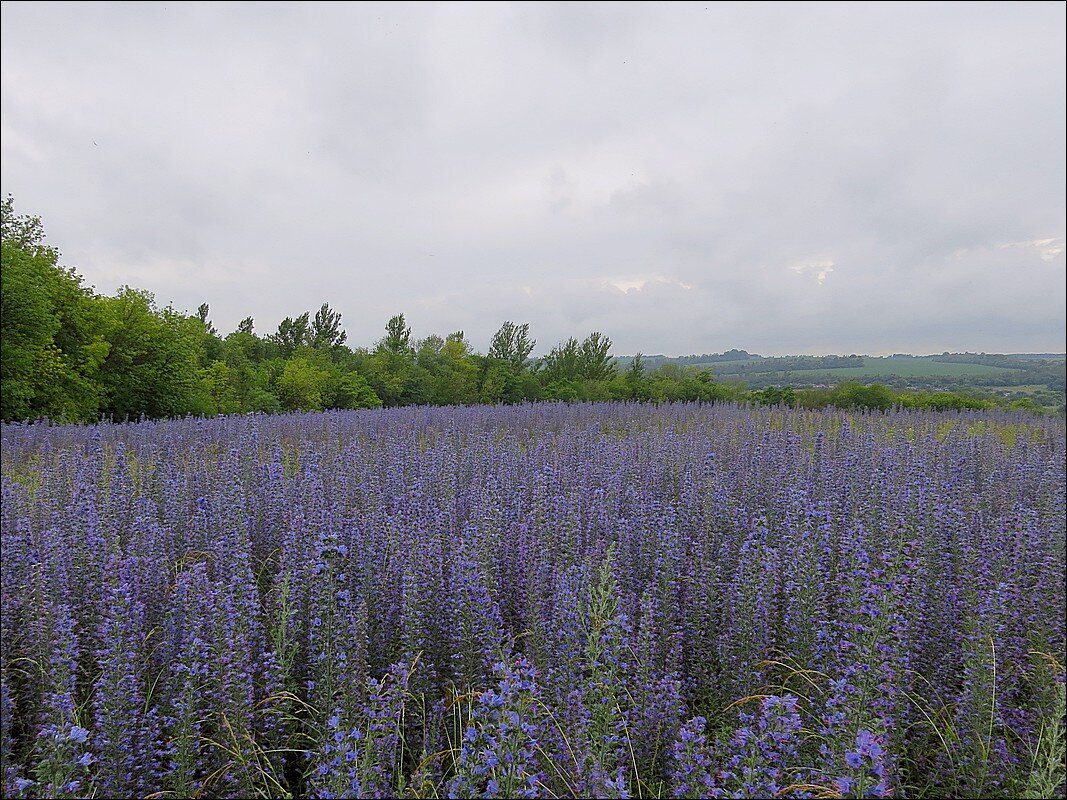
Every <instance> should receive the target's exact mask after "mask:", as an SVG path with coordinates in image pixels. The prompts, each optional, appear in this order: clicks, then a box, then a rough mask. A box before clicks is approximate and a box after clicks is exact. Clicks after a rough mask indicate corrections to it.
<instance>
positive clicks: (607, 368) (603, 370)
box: [578, 331, 615, 381]
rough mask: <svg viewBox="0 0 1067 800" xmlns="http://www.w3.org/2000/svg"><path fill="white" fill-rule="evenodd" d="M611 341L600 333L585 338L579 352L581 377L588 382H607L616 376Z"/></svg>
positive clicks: (596, 332)
mask: <svg viewBox="0 0 1067 800" xmlns="http://www.w3.org/2000/svg"><path fill="white" fill-rule="evenodd" d="M610 353H611V339H609V338H608V337H607V336H604V335H603V334H602V333H600V332H599V331H594V332H593V333H591V334H589V335H588V336H587V337H585V341H583V342H582V345H581V347H580V348H579V352H578V359H579V365H580V367H579V370H580V374H581V377H583V378H584V379H585V380H587V381H606V380H610V379H611V378H612V377H613V376H614V375H615V364H614V362H613V360H612V358H611V355H610Z"/></svg>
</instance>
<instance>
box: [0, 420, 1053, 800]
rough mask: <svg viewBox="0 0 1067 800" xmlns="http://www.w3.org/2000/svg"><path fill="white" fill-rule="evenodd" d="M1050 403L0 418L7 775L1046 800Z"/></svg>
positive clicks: (238, 788) (308, 787)
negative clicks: (1038, 408) (1017, 407)
mask: <svg viewBox="0 0 1067 800" xmlns="http://www.w3.org/2000/svg"><path fill="white" fill-rule="evenodd" d="M1064 440H1065V426H1064V421H1063V419H1062V418H1052V417H1034V416H1024V415H1022V414H1009V413H998V414H994V413H988V412H968V411H964V412H954V413H940V414H939V413H931V412H920V411H894V412H890V413H885V414H883V413H872V414H865V413H847V414H846V413H842V412H839V411H835V410H833V409H824V410H819V411H805V410H792V409H788V408H780V407H775V408H771V407H759V408H749V407H741V406H736V405H730V404H718V405H707V404H704V405H700V404H675V405H660V406H655V405H639V404H627V403H602V404H587V405H562V404H533V405H521V406H510V407H504V406H500V407H478V408H458V407H456V408H427V407H413V408H401V409H379V410H366V411H338V412H329V413H322V414H291V415H283V416H273V417H268V416H263V415H250V416H232V417H218V418H208V419H204V418H197V419H194V418H189V419H184V420H181V419H179V420H173V421H160V422H151V421H149V422H141V423H130V424H102V425H88V426H73V425H72V426H58V425H51V426H50V425H47V424H33V425H5V426H3V428H2V447H3V451H2V455H3V463H2V472H3V507H2V559H0V570H2V572H0V577H2V625H0V636H2V649H0V655H2V659H0V712H2V716H0V720H2V726H0V753H2V765H0V771H2V776H0V777H2V786H3V795H4V797H12V798H35V797H152V798H191V797H196V798H201V797H202V798H212V797H321V798H331V797H336V798H341V797H397V798H400V797H545V798H570V797H653V798H684V797H810V798H830V797H891V796H892V797H905V796H906V797H991V796H1002V797H1020V796H1029V797H1048V796H1054V795H1057V794H1059V795H1062V793H1063V791H1064V783H1063V781H1064V713H1065V706H1064V704H1065V699H1064V667H1063V665H1064V661H1065V630H1064V628H1065V611H1064V609H1065V603H1067V597H1065V446H1064Z"/></svg>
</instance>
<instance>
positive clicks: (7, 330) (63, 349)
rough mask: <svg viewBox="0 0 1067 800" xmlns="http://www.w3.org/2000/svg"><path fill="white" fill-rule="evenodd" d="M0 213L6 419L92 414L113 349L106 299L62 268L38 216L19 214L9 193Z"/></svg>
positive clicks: (1, 397) (0, 398) (1, 393)
mask: <svg viewBox="0 0 1067 800" xmlns="http://www.w3.org/2000/svg"><path fill="white" fill-rule="evenodd" d="M0 217H2V225H0V227H2V250H3V252H2V259H0V416H2V417H3V419H7V420H11V419H28V418H33V417H39V416H45V415H47V416H50V417H52V418H55V419H61V420H88V419H93V418H94V417H95V415H96V412H97V408H98V404H99V400H100V395H101V389H100V385H99V382H98V379H97V370H98V368H99V366H100V363H101V361H102V360H103V358H104V356H105V355H106V354H107V349H108V345H107V343H106V342H105V341H104V340H103V338H102V337H101V336H100V335H99V315H100V313H101V306H100V303H99V301H98V300H97V299H96V298H95V297H94V296H93V294H92V292H91V290H89V289H87V288H85V287H83V286H82V283H81V278H80V277H79V276H78V275H77V274H76V273H75V272H74V271H73V270H66V269H63V268H61V267H60V266H59V264H58V261H59V253H58V251H57V250H56V249H55V248H53V247H50V246H47V245H45V244H44V243H43V239H44V227H43V225H42V224H41V221H40V219H39V218H37V217H24V216H19V215H17V214H16V213H15V211H14V201H13V200H12V198H11V197H10V196H9V197H7V198H6V199H4V201H3V210H2V215H0Z"/></svg>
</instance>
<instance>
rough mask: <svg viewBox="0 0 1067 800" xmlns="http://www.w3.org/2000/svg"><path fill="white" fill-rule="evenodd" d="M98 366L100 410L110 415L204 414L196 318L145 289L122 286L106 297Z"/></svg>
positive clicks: (200, 339)
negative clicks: (162, 304) (160, 304)
mask: <svg viewBox="0 0 1067 800" xmlns="http://www.w3.org/2000/svg"><path fill="white" fill-rule="evenodd" d="M105 310H106V314H105V317H104V323H103V326H104V337H105V339H106V341H107V343H108V345H109V349H108V353H107V357H106V358H105V359H104V360H103V362H102V363H101V365H100V378H101V383H102V386H103V389H104V408H103V410H104V412H105V413H107V414H110V415H111V416H113V417H114V418H115V419H127V418H131V419H135V418H137V417H138V416H140V415H141V414H144V415H145V416H147V417H172V416H181V415H183V414H199V413H209V412H210V410H211V409H210V403H208V402H206V401H205V398H204V395H203V393H202V388H203V387H202V384H201V380H200V379H201V375H200V363H201V360H202V356H203V326H202V325H201V323H200V320H199V319H197V318H196V317H188V316H185V315H184V314H179V313H177V312H176V311H174V310H173V309H172V308H170V307H167V308H164V309H163V310H162V311H160V310H159V309H158V308H157V307H156V304H155V299H154V298H153V296H152V295H151V294H150V293H149V292H145V291H137V290H135V289H131V288H130V287H128V286H127V287H123V288H122V289H121V290H120V291H119V293H118V294H117V295H116V296H115V297H111V298H106V303H105Z"/></svg>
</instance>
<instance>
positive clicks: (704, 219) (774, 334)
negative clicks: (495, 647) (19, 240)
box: [2, 3, 1067, 353]
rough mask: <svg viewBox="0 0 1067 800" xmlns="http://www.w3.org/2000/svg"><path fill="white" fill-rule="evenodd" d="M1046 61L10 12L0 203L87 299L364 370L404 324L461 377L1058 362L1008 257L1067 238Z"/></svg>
mask: <svg viewBox="0 0 1067 800" xmlns="http://www.w3.org/2000/svg"><path fill="white" fill-rule="evenodd" d="M1063 31H1064V9H1063V7H1062V5H1055V4H1043V5H1042V4H1035V5H1023V4H1017V5H1010V6H1006V5H993V4H990V5H980V6H953V5H934V4H930V5H920V6H915V5H863V6H860V5H855V6H843V7H842V6H839V5H837V4H829V5H822V4H814V5H784V6H777V5H756V6H753V5H750V4H739V5H723V4H710V5H707V6H705V5H703V4H670V5H667V4H663V5H660V4H635V3H625V4H618V5H614V4H574V3H564V4H519V5H490V4H441V5H425V4H411V5H409V4H392V3H388V4H354V5H340V4H337V5H334V4H314V5H295V4H294V5H288V4H265V5H251V4H235V5H223V4H192V5H178V6H161V5H158V4H155V5H130V4H114V5H88V4H84V5H83V4H72V5H66V4H48V5H40V6H38V5H32V4H7V3H5V4H4V6H3V28H2V36H3V53H2V64H3V76H2V80H3V97H2V109H3V145H2V146H3V159H2V173H3V174H2V179H3V191H4V192H11V193H12V194H13V195H14V196H15V199H16V204H17V207H18V208H19V210H21V211H24V212H31V213H36V214H40V215H41V216H42V217H43V219H44V221H45V225H46V229H47V230H48V232H49V235H50V239H51V240H52V241H53V242H54V243H56V244H58V245H59V246H60V247H61V249H62V250H63V252H64V256H65V259H66V261H67V262H68V263H69V264H72V265H74V266H76V267H78V268H79V269H80V270H81V271H82V272H83V273H84V274H85V275H86V277H87V279H88V280H89V282H91V283H93V284H95V285H96V286H97V287H98V289H100V290H102V291H113V290H114V289H115V288H116V287H117V286H118V285H119V284H120V283H129V284H132V285H135V286H139V287H143V288H148V289H151V290H154V291H155V292H156V294H157V296H158V297H159V299H160V300H161V301H162V302H167V301H173V302H174V303H175V305H176V306H178V307H179V308H189V309H192V308H195V307H196V306H197V305H198V304H199V303H200V302H202V301H204V300H207V301H209V302H210V303H211V305H212V313H213V318H214V320H215V322H216V325H218V326H219V327H220V328H222V329H224V330H229V329H232V328H233V327H234V326H235V325H236V323H237V321H238V320H239V319H240V318H242V317H243V316H245V315H247V314H253V315H254V316H255V317H256V319H257V327H258V328H259V329H260V331H261V332H269V331H270V330H272V329H273V327H274V326H275V325H276V324H277V321H278V320H279V319H280V318H281V317H282V316H285V315H287V314H293V313H299V312H300V311H302V310H305V309H313V308H315V307H317V306H318V304H319V303H321V302H322V301H323V300H324V299H327V300H329V301H330V302H331V303H332V304H333V305H334V306H335V307H336V308H338V309H339V310H340V311H341V312H342V313H343V314H344V323H345V325H346V327H347V329H348V331H349V338H350V341H352V342H354V343H357V344H358V343H366V344H369V343H371V342H373V341H374V340H375V339H377V338H378V337H379V336H380V333H381V329H382V326H383V325H384V322H385V320H386V319H387V318H388V317H389V316H390V315H391V314H393V313H396V312H398V311H404V312H406V313H407V314H408V317H409V320H410V321H411V323H412V324H413V326H414V328H415V330H416V333H417V334H418V335H425V334H427V333H431V332H438V333H445V332H448V331H451V330H455V329H463V330H465V331H466V333H467V335H468V337H469V338H470V340H471V341H472V343H474V344H475V346H477V347H480V348H484V347H485V346H486V345H487V344H488V340H489V337H490V336H491V334H492V332H493V331H494V330H495V329H496V327H497V326H498V325H499V323H500V322H501V321H502V320H504V319H513V320H521V321H529V322H530V323H531V326H532V328H533V332H534V334H535V336H536V337H537V339H538V341H539V348H538V349H539V350H541V351H543V350H547V348H548V347H551V345H552V344H554V343H555V342H556V341H558V340H560V339H562V338H564V337H566V336H568V335H571V334H574V335H584V333H586V332H588V330H592V329H594V328H596V329H599V330H602V331H604V332H605V333H607V334H608V335H609V336H611V337H612V338H613V339H614V341H615V342H616V351H617V352H630V351H633V350H638V349H640V350H643V351H645V352H666V353H689V352H705V351H713V350H722V349H725V348H728V347H746V348H748V349H750V350H755V351H759V352H766V353H774V352H800V351H804V350H810V351H813V352H854V351H862V350H866V351H870V352H894V351H901V350H912V351H927V350H933V351H940V350H943V349H958V348H965V349H972V350H973V349H979V350H983V349H984V350H989V351H993V350H1061V351H1062V350H1063V349H1064V322H1065V313H1064V301H1063V297H1064V279H1063V275H1064V260H1063V259H1064V256H1063V253H1062V252H1060V253H1058V254H1057V253H1053V254H1052V255H1051V256H1050V257H1048V258H1047V259H1046V258H1043V257H1042V252H1043V250H1042V249H1041V248H1039V247H1030V246H1013V247H1009V248H1003V247H1001V245H1003V244H1006V243H1019V242H1032V241H1038V240H1044V239H1049V238H1055V237H1062V236H1063V235H1064V215H1065V207H1064V193H1063V186H1064V151H1065V136H1064V129H1065V126H1064V118H1065V108H1064V84H1065V81H1064V63H1065V60H1067V59H1065V51H1064V33H1063ZM1061 244H1062V240H1061ZM1052 249H1055V248H1052ZM1061 249H1062V248H1061ZM1045 250H1049V248H1045ZM961 253H962V255H961ZM823 262H826V263H829V262H832V263H833V267H832V269H833V271H832V272H825V270H822V271H823V272H825V274H824V275H823V279H822V282H821V283H820V282H819V280H818V277H819V273H820V270H819V269H817V268H807V269H800V270H799V271H798V270H797V269H796V268H797V267H798V266H800V267H803V266H804V265H806V264H809V265H810V264H817V263H823ZM641 281H643V283H641V285H640V287H638V286H636V285H634V284H635V283H637V282H641ZM617 284H622V285H624V286H627V287H628V288H629V290H628V291H622V290H620V289H619V288H618V285H617ZM684 287H689V288H684Z"/></svg>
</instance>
